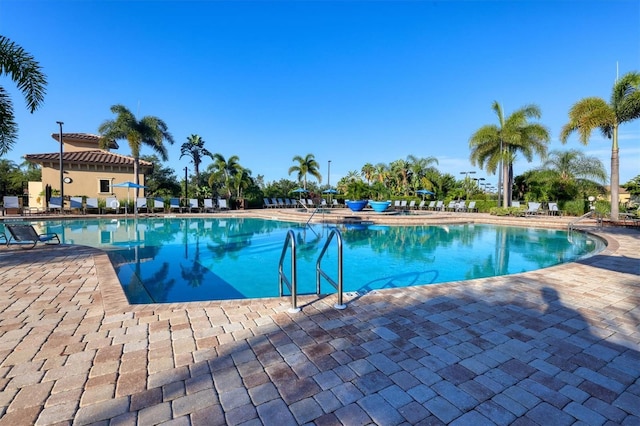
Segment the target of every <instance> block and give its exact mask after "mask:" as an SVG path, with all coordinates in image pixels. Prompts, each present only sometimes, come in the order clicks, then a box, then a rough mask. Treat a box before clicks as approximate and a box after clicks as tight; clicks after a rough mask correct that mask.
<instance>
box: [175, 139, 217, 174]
mask: <svg viewBox="0 0 640 426" xmlns="http://www.w3.org/2000/svg"><path fill="white" fill-rule="evenodd" d="M185 155H186V156H188V157H191V162H192V163H193V168H194V171H195V172H196V185H198V186H200V163H201V162H202V157H204V156H207V157H209V158H211V159H212V160H213V154H212V153H211V152H209V150H208V149H207V148H205V147H204V139H202V138H201V137H200V136H199V135H191V136H189V137H187V141H186V142H185V143H183V144H182V146H181V147H180V158H182V157H184V156H185Z"/></svg>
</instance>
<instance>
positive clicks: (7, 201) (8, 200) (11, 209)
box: [2, 195, 22, 214]
mask: <svg viewBox="0 0 640 426" xmlns="http://www.w3.org/2000/svg"><path fill="white" fill-rule="evenodd" d="M2 206H3V207H2V209H3V211H4V214H21V213H22V207H20V199H19V197H17V196H9V195H5V196H4V197H3V203H2Z"/></svg>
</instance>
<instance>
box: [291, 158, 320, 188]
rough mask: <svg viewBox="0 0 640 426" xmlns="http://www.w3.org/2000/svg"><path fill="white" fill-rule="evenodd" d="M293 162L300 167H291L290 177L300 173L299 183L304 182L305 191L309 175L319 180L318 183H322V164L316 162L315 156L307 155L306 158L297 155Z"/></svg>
mask: <svg viewBox="0 0 640 426" xmlns="http://www.w3.org/2000/svg"><path fill="white" fill-rule="evenodd" d="M293 161H297V162H298V165H297V166H291V167H289V175H291V173H293V172H298V182H300V181H303V182H304V185H303V188H304V189H307V175H311V176H313V177H315V178H316V179H318V183H320V182H322V175H321V174H320V164H318V162H317V161H316V160H315V157H314V155H313V154H307V155H306V156H305V157H304V158H303V157H301V156H299V155H296V156H295V157H293Z"/></svg>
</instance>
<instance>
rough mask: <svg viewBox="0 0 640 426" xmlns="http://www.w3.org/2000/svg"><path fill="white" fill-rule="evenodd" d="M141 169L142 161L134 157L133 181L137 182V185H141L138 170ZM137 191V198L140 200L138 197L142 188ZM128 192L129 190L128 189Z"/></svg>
mask: <svg viewBox="0 0 640 426" xmlns="http://www.w3.org/2000/svg"><path fill="white" fill-rule="evenodd" d="M139 168H140V159H139V158H138V157H134V158H133V181H134V182H135V184H136V185H140V175H139V173H138V170H139ZM135 190H136V196H135V198H136V199H137V198H138V195H139V194H140V192H139V191H140V188H135ZM127 191H128V189H127Z"/></svg>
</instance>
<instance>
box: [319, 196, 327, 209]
mask: <svg viewBox="0 0 640 426" xmlns="http://www.w3.org/2000/svg"><path fill="white" fill-rule="evenodd" d="M320 207H322V208H326V207H329V204H327V200H325V199H324V198H323V199H322V201H320Z"/></svg>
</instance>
